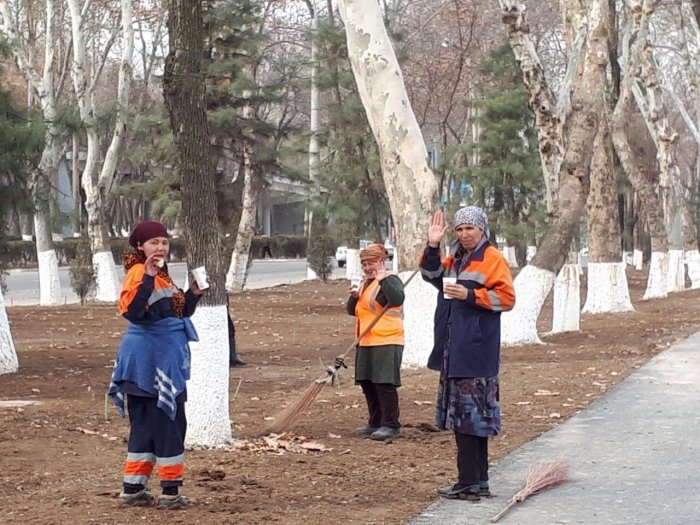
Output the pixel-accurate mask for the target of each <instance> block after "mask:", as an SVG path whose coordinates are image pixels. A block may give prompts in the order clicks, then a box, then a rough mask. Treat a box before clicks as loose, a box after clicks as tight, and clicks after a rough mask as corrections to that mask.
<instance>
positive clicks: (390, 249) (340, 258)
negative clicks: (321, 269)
mask: <svg viewBox="0 0 700 525" xmlns="http://www.w3.org/2000/svg"><path fill="white" fill-rule="evenodd" d="M370 244H372V241H368V240H367V239H362V240H360V242H359V247H360V250H362V249H363V248H366V247H367V246H368V245H370ZM384 247H385V248H386V251H387V253H388V254H389V260H393V259H394V252H395V251H396V250H395V248H394V246H393V245H392V244H391V243H390V242H389V241H386V242H385V243H384ZM335 260H336V262H337V263H338V268H344V267H345V264H346V263H347V261H348V247H347V246H338V247H337V248H336V249H335Z"/></svg>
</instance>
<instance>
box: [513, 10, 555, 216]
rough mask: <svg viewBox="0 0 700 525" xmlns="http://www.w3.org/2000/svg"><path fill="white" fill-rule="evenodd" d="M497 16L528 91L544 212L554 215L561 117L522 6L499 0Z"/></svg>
mask: <svg viewBox="0 0 700 525" xmlns="http://www.w3.org/2000/svg"><path fill="white" fill-rule="evenodd" d="M499 4H500V6H501V19H502V21H503V23H504V24H505V26H506V31H507V34H508V42H509V43H510V47H511V49H512V50H513V53H514V54H515V59H516V60H517V61H518V64H519V65H520V69H521V70H522V73H523V82H524V84H525V87H527V90H528V105H529V106H530V108H531V109H532V112H533V113H534V114H535V127H536V129H537V139H538V141H539V150H540V159H541V161H542V173H543V175H544V184H545V188H546V200H547V211H548V213H550V214H556V212H557V210H556V207H557V193H558V188H559V170H560V167H561V163H562V160H563V157H564V144H563V142H562V140H563V125H564V122H563V119H562V118H561V115H560V112H559V111H558V110H557V101H556V98H555V96H554V94H553V93H552V92H551V90H550V89H549V84H547V80H546V78H545V74H544V68H543V67H542V64H541V63H540V59H539V57H538V56H537V51H536V50H535V45H534V43H533V42H532V39H531V38H530V27H529V25H528V24H527V22H526V21H525V6H524V5H522V4H519V3H518V2H517V1H516V0H499Z"/></svg>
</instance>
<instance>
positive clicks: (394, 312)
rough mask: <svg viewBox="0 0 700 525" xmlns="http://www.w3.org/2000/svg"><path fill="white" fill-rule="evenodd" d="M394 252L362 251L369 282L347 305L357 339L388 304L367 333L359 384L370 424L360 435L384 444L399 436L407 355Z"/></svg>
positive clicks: (359, 358) (359, 357)
mask: <svg viewBox="0 0 700 525" xmlns="http://www.w3.org/2000/svg"><path fill="white" fill-rule="evenodd" d="M387 256H388V253H387V251H386V249H385V248H384V246H383V245H381V244H370V245H369V246H367V247H366V248H365V249H363V250H362V251H361V252H360V262H361V263H362V271H363V272H364V274H365V280H364V281H362V283H361V284H360V287H359V289H351V291H350V297H349V298H348V302H347V310H348V313H349V314H350V315H354V316H355V317H357V324H356V327H355V333H356V336H359V335H360V333H362V331H363V330H364V329H365V327H367V326H368V325H369V324H370V323H371V322H372V321H373V320H374V319H375V318H376V316H377V315H378V314H379V312H380V311H381V310H382V309H383V308H384V307H385V306H386V305H387V304H388V305H389V308H388V310H387V311H386V312H385V313H384V315H382V317H381V318H380V319H379V321H378V322H377V324H375V325H374V326H373V327H372V329H371V330H370V331H369V332H368V333H367V334H365V335H364V336H363V337H362V339H361V340H360V343H359V345H358V346H357V352H356V353H355V384H357V385H360V386H361V387H362V392H363V393H364V395H365V399H366V400H367V409H368V411H369V418H368V421H367V425H365V426H363V427H361V428H358V429H357V431H356V432H357V433H358V434H360V435H362V436H365V437H369V438H371V439H375V440H379V441H383V440H385V439H390V438H394V437H398V436H399V434H400V428H401V423H399V395H398V391H397V387H400V386H401V358H402V356H403V345H404V330H403V307H402V305H403V301H404V292H403V283H402V282H401V279H399V278H398V277H397V276H396V275H393V274H390V273H389V272H388V271H387V269H386V266H385V264H384V262H385V260H386V258H387Z"/></svg>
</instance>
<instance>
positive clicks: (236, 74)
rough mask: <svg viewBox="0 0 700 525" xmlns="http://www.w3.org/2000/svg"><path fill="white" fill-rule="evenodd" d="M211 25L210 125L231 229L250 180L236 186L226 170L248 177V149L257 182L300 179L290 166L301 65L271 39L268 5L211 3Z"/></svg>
mask: <svg viewBox="0 0 700 525" xmlns="http://www.w3.org/2000/svg"><path fill="white" fill-rule="evenodd" d="M205 22H206V31H207V34H208V39H207V40H208V43H207V49H206V50H205V56H206V57H207V95H208V100H207V109H208V118H209V127H210V133H211V136H212V143H213V153H214V154H215V155H216V157H217V159H216V161H215V162H216V164H218V165H219V166H221V167H222V170H221V171H222V173H220V179H221V180H220V181H219V187H220V189H221V190H222V191H220V192H217V193H218V194H219V195H221V196H222V197H223V196H226V201H225V202H222V201H220V202H219V204H220V206H219V208H220V213H219V215H220V216H219V221H220V223H221V226H222V228H223V229H224V230H228V231H231V230H235V228H236V225H237V223H238V217H239V216H240V205H241V204H240V202H241V196H240V194H241V191H242V186H243V180H240V183H239V184H238V185H237V186H236V187H235V188H234V187H233V185H232V184H231V180H232V178H234V177H233V174H232V173H225V171H226V166H231V165H237V166H238V167H239V170H238V171H239V172H241V170H240V166H241V165H242V164H243V148H244V147H245V148H247V149H248V151H249V152H250V159H251V161H252V166H251V169H252V172H253V174H254V177H256V179H257V180H256V181H254V184H257V185H258V186H261V185H262V186H264V185H267V184H268V183H269V182H270V177H272V176H274V175H280V174H281V175H285V176H287V177H290V178H292V179H299V178H300V176H301V175H300V173H299V172H298V171H297V170H295V169H293V168H292V167H290V166H292V161H291V160H290V159H293V157H294V155H295V154H296V149H295V147H294V146H295V143H294V141H293V140H291V139H290V135H293V134H294V133H295V132H296V130H295V129H294V128H293V127H292V120H293V117H294V116H295V115H296V109H295V108H294V107H293V105H292V101H293V99H294V93H296V92H297V91H298V90H299V89H300V86H299V84H298V79H299V69H300V67H301V63H300V62H299V59H298V58H296V55H292V54H289V53H285V52H284V50H283V47H284V46H277V45H273V44H274V43H273V42H271V41H270V38H269V36H268V35H269V34H270V33H269V31H267V30H266V29H265V24H269V23H271V20H270V15H269V13H266V12H265V9H264V3H263V2H262V1H261V0H213V1H210V2H208V4H207V10H206V13H205ZM224 160H226V161H228V162H224ZM238 178H240V179H242V178H243V177H240V176H239V177H238ZM232 190H233V191H232Z"/></svg>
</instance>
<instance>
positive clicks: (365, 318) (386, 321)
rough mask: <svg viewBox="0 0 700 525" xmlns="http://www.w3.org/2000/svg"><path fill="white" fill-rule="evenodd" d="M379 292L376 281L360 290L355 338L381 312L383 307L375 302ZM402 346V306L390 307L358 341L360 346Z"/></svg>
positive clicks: (356, 308) (356, 310)
mask: <svg viewBox="0 0 700 525" xmlns="http://www.w3.org/2000/svg"><path fill="white" fill-rule="evenodd" d="M379 291H380V286H379V282H378V281H377V280H376V279H375V280H373V281H372V282H371V283H369V285H365V284H364V283H363V285H362V287H361V288H360V297H359V299H358V300H357V304H356V305H355V316H356V317H357V323H356V324H355V337H358V336H359V335H360V334H361V333H362V331H363V330H364V329H365V327H367V326H369V325H370V323H371V322H372V321H373V320H374V318H375V317H377V315H378V314H379V312H381V311H382V309H383V306H382V305H381V304H379V303H378V302H377V296H378V295H379ZM403 344H404V330H403V306H392V307H391V308H389V309H388V310H387V311H386V312H384V315H382V317H381V319H379V321H377V324H375V325H374V326H373V327H372V329H371V330H370V331H369V333H367V334H365V336H364V337H363V338H362V340H361V341H360V346H381V345H403Z"/></svg>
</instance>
